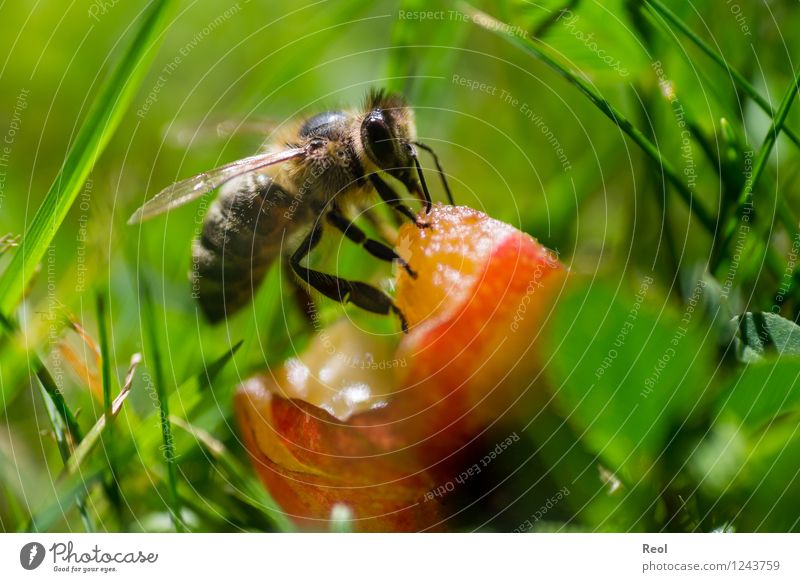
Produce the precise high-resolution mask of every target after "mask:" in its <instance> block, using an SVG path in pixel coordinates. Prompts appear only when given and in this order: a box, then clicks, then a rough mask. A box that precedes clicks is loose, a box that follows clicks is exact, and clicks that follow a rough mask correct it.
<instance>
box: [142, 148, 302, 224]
mask: <svg viewBox="0 0 800 582" xmlns="http://www.w3.org/2000/svg"><path fill="white" fill-rule="evenodd" d="M304 155H306V150H305V148H291V149H288V150H284V151H281V152H271V153H266V154H258V155H256V156H250V157H249V158H244V159H241V160H237V161H235V162H231V163H230V164H225V165H224V166H220V167H219V168H214V169H213V170H209V171H207V172H203V173H201V174H197V175H196V176H192V177H191V178H187V179H185V180H181V181H180V182H176V183H174V184H172V185H171V186H167V187H166V188H164V189H163V190H162V191H161V192H159V193H158V194H156V195H155V196H154V197H153V198H151V199H150V200H148V201H147V202H145V204H144V205H143V206H142V207H141V208H139V209H138V210H137V211H136V212H134V213H133V215H132V216H131V217H130V218H129V219H128V224H137V223H139V222H144V221H145V220H148V219H150V218H152V217H154V216H158V215H159V214H163V213H164V212H167V211H168V210H172V209H173V208H177V207H178V206H182V205H183V204H186V203H188V202H191V201H192V200H195V199H197V198H199V197H200V196H202V195H203V194H205V193H207V192H211V191H212V190H215V189H216V188H219V187H220V186H222V185H223V184H225V183H226V182H229V181H231V180H233V179H234V178H236V177H238V176H241V175H243V174H249V173H250V172H254V171H256V170H260V169H261V168H266V167H267V166H274V165H275V164H281V163H283V162H286V161H289V160H293V159H295V158H300V157H303V156H304Z"/></svg>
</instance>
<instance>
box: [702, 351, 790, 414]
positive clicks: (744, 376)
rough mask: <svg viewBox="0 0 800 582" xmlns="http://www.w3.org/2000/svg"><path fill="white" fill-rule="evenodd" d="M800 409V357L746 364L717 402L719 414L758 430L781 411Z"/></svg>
mask: <svg viewBox="0 0 800 582" xmlns="http://www.w3.org/2000/svg"><path fill="white" fill-rule="evenodd" d="M797 411H800V360H797V359H795V358H786V359H782V360H779V361H775V362H758V363H753V364H749V365H747V366H745V367H744V368H743V369H742V371H741V373H740V374H739V375H737V376H736V377H735V378H734V379H733V381H732V382H731V388H730V390H729V391H728V392H727V393H726V397H725V399H724V401H722V402H721V403H720V404H719V405H718V410H717V414H718V416H719V417H720V418H725V419H733V420H735V421H736V422H738V423H739V424H740V425H742V426H743V427H745V428H747V429H749V430H758V429H761V428H763V427H764V425H766V424H767V423H769V422H770V421H773V420H775V419H776V418H777V417H778V416H779V415H783V414H787V413H790V412H797Z"/></svg>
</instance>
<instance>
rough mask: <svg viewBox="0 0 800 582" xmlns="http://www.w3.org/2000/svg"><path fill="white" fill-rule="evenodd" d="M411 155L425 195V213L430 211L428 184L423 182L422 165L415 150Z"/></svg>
mask: <svg viewBox="0 0 800 582" xmlns="http://www.w3.org/2000/svg"><path fill="white" fill-rule="evenodd" d="M411 157H412V158H413V159H414V165H415V166H416V167H417V174H418V175H419V182H420V185H421V186H422V194H423V195H424V196H425V213H426V214H427V213H428V212H430V211H431V206H432V204H433V203H432V202H431V193H430V192H428V185H427V184H426V183H425V175H424V174H423V173H422V166H420V165H419V158H418V157H417V154H416V152H414V153H413V154H412V155H411Z"/></svg>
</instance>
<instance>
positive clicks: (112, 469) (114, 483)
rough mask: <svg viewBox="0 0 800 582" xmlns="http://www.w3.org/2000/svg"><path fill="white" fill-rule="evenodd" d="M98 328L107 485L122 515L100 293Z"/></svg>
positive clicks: (103, 316) (110, 495)
mask: <svg viewBox="0 0 800 582" xmlns="http://www.w3.org/2000/svg"><path fill="white" fill-rule="evenodd" d="M96 305H97V327H98V331H99V334H100V367H101V378H102V384H103V418H104V419H105V432H104V433H103V435H102V441H103V448H104V450H105V452H106V458H107V459H108V470H109V474H110V475H109V476H110V479H109V482H108V483H107V485H106V492H107V493H108V498H109V501H110V502H111V505H112V506H113V507H114V509H115V510H116V512H117V516H121V515H122V493H121V491H120V487H119V472H118V471H117V458H116V447H115V446H114V423H113V422H112V421H113V418H114V411H113V402H112V401H111V350H110V348H109V345H108V326H107V321H106V301H105V297H104V296H103V295H102V294H100V293H98V294H97V297H96Z"/></svg>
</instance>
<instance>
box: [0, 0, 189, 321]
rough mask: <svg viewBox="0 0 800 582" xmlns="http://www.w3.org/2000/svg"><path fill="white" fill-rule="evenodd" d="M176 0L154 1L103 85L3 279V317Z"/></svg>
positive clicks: (137, 79)
mask: <svg viewBox="0 0 800 582" xmlns="http://www.w3.org/2000/svg"><path fill="white" fill-rule="evenodd" d="M171 4H173V2H172V0H155V1H154V2H153V3H152V5H151V6H150V8H149V10H148V11H147V14H146V15H145V17H144V20H143V21H142V25H141V27H140V28H139V30H138V31H137V33H136V35H135V37H134V39H133V42H132V43H131V46H130V47H129V48H128V50H127V52H126V53H125V54H124V55H123V57H122V59H121V60H120V62H119V63H118V65H117V67H116V69H115V70H114V71H113V72H112V74H111V75H110V76H109V77H108V79H107V80H106V81H105V83H104V84H103V86H102V87H101V89H100V91H99V94H98V97H97V100H96V101H95V102H94V104H93V106H92V108H91V110H90V111H89V114H88V115H87V117H86V120H85V121H84V123H83V125H82V126H81V129H80V130H79V131H78V134H77V136H76V138H75V142H74V144H73V146H72V148H71V149H70V151H69V153H68V154H67V157H66V159H65V160H64V163H63V165H62V166H61V170H60V171H59V173H58V175H57V176H56V178H55V180H54V181H53V184H52V186H50V189H49V190H48V192H47V194H46V196H45V198H44V201H43V202H42V205H41V206H40V207H39V209H38V210H37V211H36V214H35V215H34V217H33V220H32V221H31V223H30V226H29V227H28V230H27V232H26V233H25V236H24V237H23V239H22V243H21V244H20V245H19V247H17V248H16V249H15V253H14V256H13V257H12V259H11V262H10V263H9V265H8V268H7V269H6V271H5V273H4V274H3V277H2V278H0V313H3V314H5V315H7V316H10V315H11V313H12V311H13V310H14V308H15V307H16V305H17V303H18V302H19V300H20V298H21V297H22V295H23V293H24V290H25V288H26V286H27V284H28V281H29V280H30V278H31V277H32V276H33V275H34V273H35V270H36V265H37V264H38V263H39V261H40V260H41V259H42V257H43V256H44V253H45V251H46V249H47V247H48V245H49V244H50V243H51V242H52V240H53V237H54V236H55V234H56V232H57V231H58V229H59V227H60V226H61V223H62V222H63V221H64V218H65V217H66V215H67V212H68V211H69V209H70V207H71V206H72V203H73V202H74V201H75V198H76V197H77V195H78V192H79V191H80V188H81V186H82V185H83V183H84V182H85V181H86V178H87V177H88V175H89V172H91V170H92V167H93V166H94V164H95V162H96V161H97V159H98V157H99V156H100V154H101V153H102V152H103V150H104V149H105V147H106V145H107V144H108V142H109V140H110V139H111V136H112V135H113V134H114V132H115V131H116V129H117V127H118V126H119V123H120V121H121V120H122V116H123V115H124V114H125V111H126V109H127V108H128V105H129V104H130V102H131V100H132V99H133V97H134V95H135V93H136V90H137V89H138V87H139V85H140V83H141V81H142V79H143V78H144V75H145V73H146V72H147V69H148V67H149V65H150V62H151V61H152V59H153V57H154V55H155V52H156V50H155V49H156V45H157V44H158V41H159V37H160V36H161V33H162V32H163V30H164V27H165V25H166V22H167V14H168V11H167V8H168V7H169V6H170V5H171Z"/></svg>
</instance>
